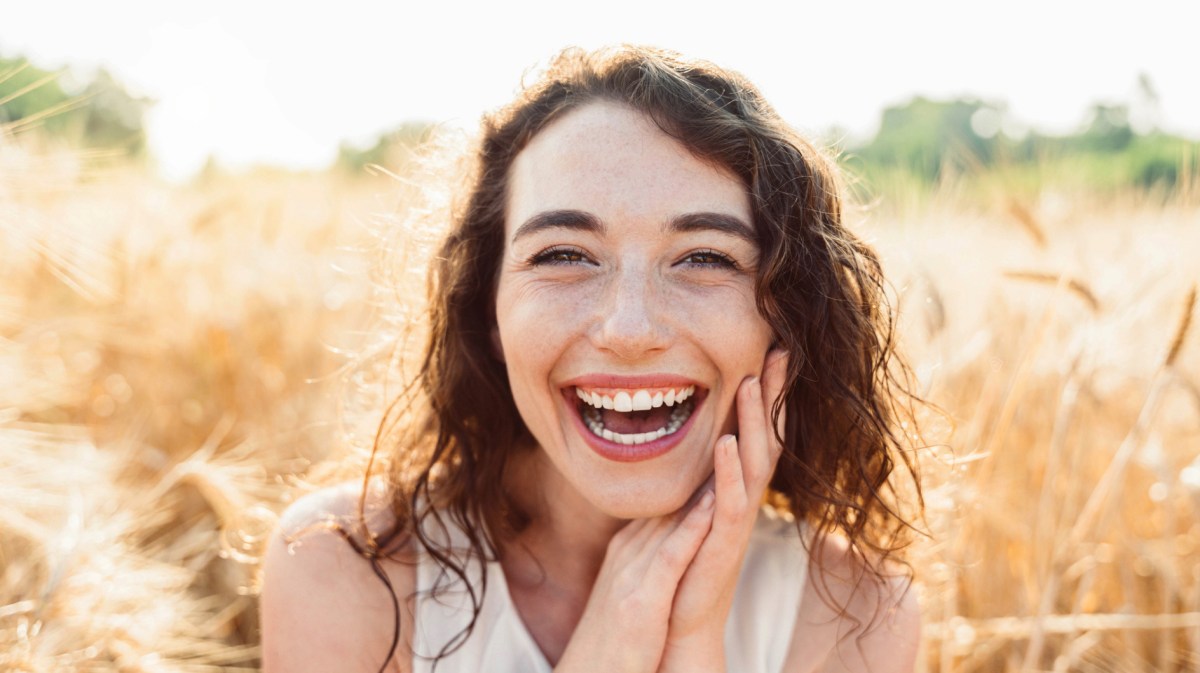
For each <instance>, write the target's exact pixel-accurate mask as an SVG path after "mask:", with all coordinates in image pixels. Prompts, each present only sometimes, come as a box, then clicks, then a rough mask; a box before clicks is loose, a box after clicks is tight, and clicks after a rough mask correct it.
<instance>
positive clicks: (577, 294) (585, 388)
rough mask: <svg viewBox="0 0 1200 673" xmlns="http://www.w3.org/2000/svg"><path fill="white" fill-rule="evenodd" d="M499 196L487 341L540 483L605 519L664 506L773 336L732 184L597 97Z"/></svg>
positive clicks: (702, 458)
mask: <svg viewBox="0 0 1200 673" xmlns="http://www.w3.org/2000/svg"><path fill="white" fill-rule="evenodd" d="M508 188H509V191H508V202H507V209H506V213H505V249H504V253H503V254H504V257H503V261H502V264H501V270H500V277H499V284H498V288H497V292H496V316H497V329H496V337H497V347H498V348H499V350H500V352H501V354H502V356H503V358H504V361H505V364H506V367H507V369H508V375H509V381H510V382H511V385H512V394H513V398H514V400H515V401H516V405H517V409H518V410H519V411H520V413H521V417H522V419H523V420H524V421H525V424H526V426H527V427H528V428H529V430H530V432H531V433H532V434H533V437H534V438H535V439H536V440H537V442H538V444H539V445H540V447H541V454H540V455H539V460H545V461H548V463H549V465H550V466H551V467H552V469H548V470H543V471H542V474H543V475H544V478H546V479H554V480H559V479H561V482H560V483H557V484H543V485H541V487H542V488H544V489H550V488H558V487H566V488H570V489H573V490H574V491H576V492H577V493H578V494H579V495H580V496H582V497H583V498H585V499H586V500H587V501H588V502H590V503H591V504H592V505H594V506H595V507H597V508H598V509H600V510H601V511H603V512H605V513H607V514H609V515H611V516H616V517H620V518H640V517H646V516H655V515H661V514H665V513H668V512H671V511H674V510H676V509H678V508H679V507H681V506H682V505H683V504H684V503H685V502H686V501H687V499H688V497H689V496H690V495H691V494H692V492H693V491H694V490H695V489H696V488H698V487H699V486H700V484H701V483H702V482H703V481H704V480H705V479H706V478H707V477H708V475H709V474H710V473H711V471H712V460H713V458H712V451H713V444H714V443H715V442H716V440H717V438H718V437H720V436H721V435H722V434H724V433H729V432H732V431H734V430H735V425H736V412H735V410H734V408H733V404H734V393H735V391H736V390H737V387H738V385H739V384H740V383H741V381H742V380H743V379H745V378H746V377H747V376H751V375H758V374H759V373H760V372H761V369H762V365H763V360H764V358H765V355H766V353H767V349H768V347H769V346H770V343H771V329H770V327H769V326H768V325H767V323H766V321H765V320H764V319H763V318H762V316H760V315H759V313H758V311H757V309H756V308H755V302H754V279H755V270H756V266H757V264H758V257H759V250H758V246H757V244H756V243H755V237H754V230H753V227H752V219H751V208H750V200H749V196H748V195H747V193H746V189H745V187H744V186H743V185H742V183H741V182H740V181H739V180H738V179H737V178H736V177H735V176H734V175H732V174H731V173H730V172H728V171H727V170H725V169H723V168H721V167H718V166H716V165H713V164H710V163H707V162H705V161H703V160H701V159H698V158H696V157H695V156H693V155H692V154H690V153H689V152H688V150H687V149H686V148H685V147H684V146H683V145H681V144H680V143H679V142H678V141H676V140H674V139H673V138H671V137H670V136H668V135H666V134H665V133H663V131H661V130H660V129H659V128H658V127H657V126H656V125H655V124H654V122H653V121H652V120H651V119H650V118H648V117H646V116H645V115H643V114H641V113H639V112H637V111H635V110H633V109H631V108H628V107H626V106H623V105H620V104H616V103H608V102H598V103H592V104H589V105H586V106H584V107H582V108H579V109H576V110H573V111H571V112H569V113H567V114H566V115H565V116H563V117H561V118H559V119H558V120H556V121H554V122H553V123H552V124H550V125H549V126H548V127H546V128H545V129H544V130H542V131H541V132H540V133H539V134H538V135H537V136H536V137H534V139H533V140H532V141H531V142H530V144H529V145H528V146H527V147H526V148H525V149H524V150H522V151H521V153H520V154H518V155H517V157H516V160H515V162H514V163H513V166H512V168H511V172H510V175H509V185H508ZM585 397H586V398H587V399H586V401H585V400H584V399H582V398H585ZM597 407H599V408H597Z"/></svg>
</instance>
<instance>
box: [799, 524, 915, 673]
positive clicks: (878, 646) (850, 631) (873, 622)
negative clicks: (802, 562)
mask: <svg viewBox="0 0 1200 673" xmlns="http://www.w3.org/2000/svg"><path fill="white" fill-rule="evenodd" d="M812 554H813V561H812V563H810V570H809V577H808V581H807V582H806V583H805V588H804V595H803V598H802V599H801V603H800V612H799V615H798V617H797V619H796V631H795V633H794V634H793V636H792V644H791V647H790V649H789V650H788V656H787V662H786V665H785V666H784V670H785V671H789V673H800V672H804V673H810V672H821V673H849V672H853V673H910V672H911V671H912V670H913V669H914V668H915V666H916V660H917V651H918V648H919V645H920V637H921V619H920V612H919V608H918V605H917V595H916V589H915V588H914V587H913V586H912V584H911V582H910V579H909V577H908V575H907V574H905V573H904V572H903V568H901V567H899V566H898V565H895V566H888V567H887V568H886V571H885V574H886V575H887V576H886V577H885V578H884V579H883V580H880V579H878V578H877V577H876V576H875V575H874V574H873V573H872V572H870V570H869V569H868V568H867V566H866V564H865V563H864V561H863V559H862V558H861V557H860V556H858V555H856V554H854V553H852V551H851V550H850V546H849V544H848V543H847V541H846V540H845V539H843V538H840V537H835V536H829V537H827V538H825V539H824V541H823V542H814V544H813V545H812Z"/></svg>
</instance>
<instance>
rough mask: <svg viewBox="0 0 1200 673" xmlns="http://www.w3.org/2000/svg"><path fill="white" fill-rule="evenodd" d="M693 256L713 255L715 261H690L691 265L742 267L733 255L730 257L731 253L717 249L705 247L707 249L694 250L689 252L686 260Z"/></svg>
mask: <svg viewBox="0 0 1200 673" xmlns="http://www.w3.org/2000/svg"><path fill="white" fill-rule="evenodd" d="M693 257H711V258H713V261H709V262H688V264H689V265H691V266H701V267H703V266H711V267H726V268H729V269H737V268H740V267H738V263H737V262H735V261H733V258H732V257H730V256H729V255H726V254H724V253H720V252H717V251H716V250H707V249H705V250H696V251H694V252H689V253H688V255H687V257H684V260H688V259H691V258H693Z"/></svg>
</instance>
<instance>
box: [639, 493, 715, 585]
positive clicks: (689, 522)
mask: <svg viewBox="0 0 1200 673" xmlns="http://www.w3.org/2000/svg"><path fill="white" fill-rule="evenodd" d="M714 502H715V496H714V494H713V493H712V492H711V491H709V492H707V493H705V494H704V495H702V496H701V497H700V500H699V501H698V502H697V503H696V506H695V507H693V508H692V509H691V511H689V512H688V514H687V516H685V517H684V518H683V520H682V521H680V522H679V525H678V526H676V527H675V528H674V529H673V530H672V531H671V532H670V533H669V534H668V535H667V536H666V537H664V538H663V540H662V543H661V544H659V545H658V547H657V548H656V549H655V550H654V560H653V562H652V563H651V564H650V567H649V568H648V569H647V571H646V581H647V582H648V583H649V586H652V587H664V586H670V587H675V586H678V584H679V580H680V579H681V578H682V577H683V573H684V572H686V571H687V569H688V566H689V565H691V563H692V559H694V558H695V557H696V552H697V550H699V549H700V545H701V544H702V543H703V542H704V539H705V538H706V537H707V536H708V533H709V530H711V528H712V521H713V509H714V507H713V505H714Z"/></svg>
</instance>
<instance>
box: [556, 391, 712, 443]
mask: <svg viewBox="0 0 1200 673" xmlns="http://www.w3.org/2000/svg"><path fill="white" fill-rule="evenodd" d="M566 384H567V387H565V388H563V391H562V392H563V397H564V399H566V401H567V404H568V405H569V406H570V408H571V410H572V414H571V416H572V417H573V419H574V423H575V428H576V430H577V431H578V432H579V434H580V436H582V437H583V441H585V442H586V443H587V445H588V446H589V447H591V449H592V450H593V451H595V452H596V453H598V454H599V455H600V456H601V457H603V458H607V459H609V460H613V461H617V462H622V463H636V462H639V461H643V460H650V459H651V458H657V457H658V456H661V455H663V454H664V453H667V452H668V451H670V450H671V449H673V448H675V447H676V446H678V445H679V443H680V442H682V441H683V438H684V437H685V436H687V433H688V431H689V430H690V429H691V426H692V419H694V418H695V417H696V411H697V410H698V409H699V407H700V404H701V403H702V402H703V400H704V397H705V396H706V395H705V394H704V392H702V388H701V387H700V385H699V384H698V383H697V382H696V381H694V380H692V379H689V378H686V377H682V376H678V375H675V374H643V375H638V376H625V375H619V374H588V375H586V376H580V377H578V378H574V379H571V380H570V381H567V382H566ZM691 385H695V386H696V387H697V394H696V397H695V404H696V408H695V409H693V410H692V414H691V415H690V416H689V417H688V419H687V420H686V421H684V423H683V425H682V426H680V428H679V429H678V430H676V431H675V432H673V433H671V434H669V435H666V436H663V437H659V438H658V439H655V440H652V441H649V442H645V443H643V444H618V443H617V442H611V441H609V440H607V439H604V438H603V437H598V436H596V434H595V433H593V432H592V431H591V429H589V428H588V427H587V426H586V425H584V422H583V418H582V417H581V416H580V414H579V411H578V402H579V398H577V397H576V396H575V388H576V387H579V388H583V389H585V390H587V389H600V388H611V389H618V388H625V389H640V388H682V387H687V386H691ZM705 392H706V391H705Z"/></svg>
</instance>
